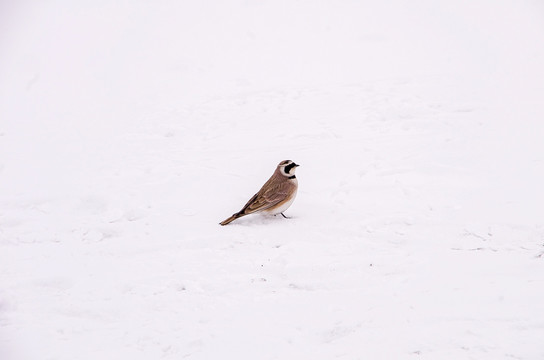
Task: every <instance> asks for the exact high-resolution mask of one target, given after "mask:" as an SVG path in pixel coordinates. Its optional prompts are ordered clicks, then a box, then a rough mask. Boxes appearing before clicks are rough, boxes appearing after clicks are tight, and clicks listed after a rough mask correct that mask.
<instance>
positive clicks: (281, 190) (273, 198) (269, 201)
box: [240, 182, 293, 214]
mask: <svg viewBox="0 0 544 360" xmlns="http://www.w3.org/2000/svg"><path fill="white" fill-rule="evenodd" d="M292 186H293V185H292V184H290V183H288V182H280V183H279V184H277V185H275V186H267V184H265V186H263V187H262V188H261V190H260V191H259V192H258V193H256V194H255V195H253V197H252V198H251V199H250V200H249V201H248V202H247V204H246V205H245V206H244V207H243V208H242V210H240V213H243V214H251V213H254V212H256V211H263V210H266V209H268V208H271V207H274V206H276V205H278V204H279V203H281V202H282V201H284V200H285V199H286V198H287V197H288V196H289V194H290V192H291V190H292V189H291V187H292Z"/></svg>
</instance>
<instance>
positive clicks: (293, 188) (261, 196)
mask: <svg viewBox="0 0 544 360" xmlns="http://www.w3.org/2000/svg"><path fill="white" fill-rule="evenodd" d="M297 166H298V165H297V164H295V163H294V162H293V161H291V160H284V161H282V162H280V163H279V164H278V167H277V168H276V171H274V174H272V176H271V177H270V179H268V181H267V182H266V183H265V184H264V185H263V187H262V188H261V190H259V192H258V193H256V194H255V195H253V197H252V198H251V199H249V201H248V202H247V204H245V205H244V207H243V208H242V210H240V211H238V212H237V213H235V214H233V215H232V216H231V217H229V218H228V219H226V220H224V221H222V222H221V223H220V224H221V225H227V224H229V223H230V222H232V221H234V220H236V219H238V218H240V217H242V216H246V215H249V214H253V213H256V212H263V213H266V214H273V215H276V214H281V215H282V216H283V217H286V216H285V215H283V212H284V211H285V210H287V209H288V208H289V206H291V204H292V203H293V201H294V200H295V196H296V195H297V189H298V181H297V177H296V176H295V170H296V168H297Z"/></svg>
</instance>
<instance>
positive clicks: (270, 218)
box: [229, 214, 297, 226]
mask: <svg viewBox="0 0 544 360" xmlns="http://www.w3.org/2000/svg"><path fill="white" fill-rule="evenodd" d="M296 218H297V217H296V216H292V215H289V216H286V217H285V218H284V217H283V216H281V214H277V215H249V216H244V217H242V218H239V219H236V220H235V221H233V222H232V223H231V224H229V225H243V226H252V225H270V224H280V223H282V222H284V221H286V222H289V221H291V220H293V219H296Z"/></svg>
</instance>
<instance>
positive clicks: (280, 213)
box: [280, 213, 289, 219]
mask: <svg viewBox="0 0 544 360" xmlns="http://www.w3.org/2000/svg"><path fill="white" fill-rule="evenodd" d="M280 214H281V216H283V217H284V218H285V219H289V218H288V217H287V216H285V215H283V213H280Z"/></svg>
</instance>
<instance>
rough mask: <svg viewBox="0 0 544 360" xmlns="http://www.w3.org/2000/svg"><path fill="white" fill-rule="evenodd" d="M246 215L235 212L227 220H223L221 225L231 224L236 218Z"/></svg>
mask: <svg viewBox="0 0 544 360" xmlns="http://www.w3.org/2000/svg"><path fill="white" fill-rule="evenodd" d="M242 216H244V215H242V214H240V213H236V214H233V215H232V216H231V217H229V218H228V219H226V220H223V221H221V222H220V223H219V225H221V226H225V225H227V224H230V223H231V222H233V221H234V220H236V219H238V218H239V217H242Z"/></svg>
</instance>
